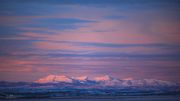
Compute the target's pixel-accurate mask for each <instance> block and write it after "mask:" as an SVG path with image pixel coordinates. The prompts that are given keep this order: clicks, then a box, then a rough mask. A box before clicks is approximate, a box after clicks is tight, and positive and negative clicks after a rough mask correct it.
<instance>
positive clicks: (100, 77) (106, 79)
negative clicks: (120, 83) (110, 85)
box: [94, 75, 113, 81]
mask: <svg viewBox="0 0 180 101" xmlns="http://www.w3.org/2000/svg"><path fill="white" fill-rule="evenodd" d="M112 79H113V78H112V77H110V76H109V75H104V76H99V77H95V78H94V80H95V81H109V80H112Z"/></svg>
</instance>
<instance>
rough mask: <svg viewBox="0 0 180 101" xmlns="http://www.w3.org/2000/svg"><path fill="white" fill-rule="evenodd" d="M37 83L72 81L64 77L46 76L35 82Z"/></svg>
mask: <svg viewBox="0 0 180 101" xmlns="http://www.w3.org/2000/svg"><path fill="white" fill-rule="evenodd" d="M35 82H37V83H49V82H69V83H71V82H72V79H71V78H69V77H67V76H65V75H48V76H46V77H43V78H40V79H39V80H37V81H35Z"/></svg>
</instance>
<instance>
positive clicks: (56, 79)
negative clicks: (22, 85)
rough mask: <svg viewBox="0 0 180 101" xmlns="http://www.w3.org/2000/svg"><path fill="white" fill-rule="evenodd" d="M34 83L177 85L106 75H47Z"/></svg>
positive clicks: (134, 85) (125, 85)
mask: <svg viewBox="0 0 180 101" xmlns="http://www.w3.org/2000/svg"><path fill="white" fill-rule="evenodd" d="M35 82H36V83H41V84H43V83H69V84H77V83H79V85H81V84H82V85H86V84H87V85H89V84H90V83H91V85H89V86H102V87H104V86H112V87H132V86H133V87H146V86H153V87H156V86H157V87H158V86H177V85H179V83H175V82H169V81H162V80H156V79H141V80H135V79H117V78H113V77H111V76H108V75H104V76H99V77H94V78H92V79H89V78H88V76H80V77H68V76H64V75H48V76H46V77H43V78H40V79H38V80H36V81H35Z"/></svg>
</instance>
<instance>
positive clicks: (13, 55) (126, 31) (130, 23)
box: [0, 0, 180, 82]
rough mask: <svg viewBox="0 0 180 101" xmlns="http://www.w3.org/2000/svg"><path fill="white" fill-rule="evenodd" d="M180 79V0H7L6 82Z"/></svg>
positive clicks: (1, 28)
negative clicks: (70, 78)
mask: <svg viewBox="0 0 180 101" xmlns="http://www.w3.org/2000/svg"><path fill="white" fill-rule="evenodd" d="M50 74H52V75H67V76H84V75H86V76H89V77H95V76H102V75H110V76H113V77H116V78H119V79H126V78H133V79H160V80H168V81H180V78H179V77H180V1H179V0H29V1H28V0H1V1H0V81H1V80H3V81H4V80H5V81H28V82H31V81H34V80H37V79H39V78H41V77H44V76H47V75H50Z"/></svg>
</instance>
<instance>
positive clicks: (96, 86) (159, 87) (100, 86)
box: [0, 75, 180, 98]
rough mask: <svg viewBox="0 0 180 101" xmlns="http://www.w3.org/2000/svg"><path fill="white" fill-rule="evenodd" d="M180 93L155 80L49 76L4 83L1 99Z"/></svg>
mask: <svg viewBox="0 0 180 101" xmlns="http://www.w3.org/2000/svg"><path fill="white" fill-rule="evenodd" d="M160 94H180V83H177V82H169V81H162V80H155V79H141V80H136V79H117V78H113V77H111V76H108V75H105V76H99V77H94V78H88V77H87V76H80V77H68V76H64V75H48V76H46V77H43V78H40V79H38V80H36V81H34V82H6V81H0V98H9V97H11V96H12V95H13V97H15V98H29V97H33V98H34V97H64V96H122V95H160Z"/></svg>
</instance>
